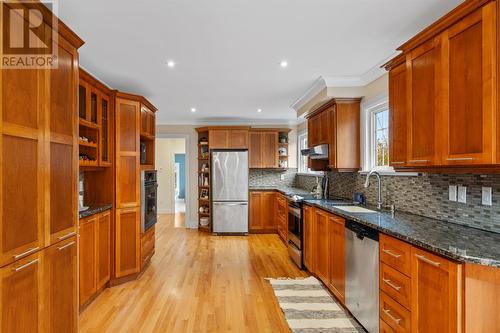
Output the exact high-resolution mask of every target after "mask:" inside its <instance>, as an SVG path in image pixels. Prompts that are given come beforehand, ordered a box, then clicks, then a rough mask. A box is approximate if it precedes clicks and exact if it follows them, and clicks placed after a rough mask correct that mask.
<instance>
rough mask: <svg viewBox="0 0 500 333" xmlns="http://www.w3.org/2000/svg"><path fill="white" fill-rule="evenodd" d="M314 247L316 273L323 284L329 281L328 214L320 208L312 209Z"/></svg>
mask: <svg viewBox="0 0 500 333" xmlns="http://www.w3.org/2000/svg"><path fill="white" fill-rule="evenodd" d="M314 223H315V234H316V237H315V238H316V247H315V249H314V255H315V257H316V258H315V262H316V272H315V273H316V275H317V276H318V277H319V278H320V279H321V281H323V283H325V284H327V285H328V284H329V282H330V216H329V214H328V213H326V212H324V211H322V210H320V209H315V210H314Z"/></svg>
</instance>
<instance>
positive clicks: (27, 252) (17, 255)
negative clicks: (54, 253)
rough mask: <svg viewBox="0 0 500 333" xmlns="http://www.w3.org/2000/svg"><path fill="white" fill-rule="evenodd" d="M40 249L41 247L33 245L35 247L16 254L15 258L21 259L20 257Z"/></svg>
mask: <svg viewBox="0 0 500 333" xmlns="http://www.w3.org/2000/svg"><path fill="white" fill-rule="evenodd" d="M39 249H40V248H39V247H33V248H31V249H29V250H28V251H26V252H23V253H19V254H16V255H14V259H19V258H22V257H26V256H27V255H28V254H31V253H34V252H36V251H38V250H39Z"/></svg>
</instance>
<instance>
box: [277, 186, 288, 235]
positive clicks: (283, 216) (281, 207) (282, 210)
mask: <svg viewBox="0 0 500 333" xmlns="http://www.w3.org/2000/svg"><path fill="white" fill-rule="evenodd" d="M276 229H277V231H278V235H279V236H280V237H281V239H282V240H283V241H284V242H285V244H287V243H288V201H287V199H286V198H285V196H284V195H283V194H281V193H277V194H276Z"/></svg>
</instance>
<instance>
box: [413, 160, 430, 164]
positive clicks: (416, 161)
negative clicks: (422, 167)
mask: <svg viewBox="0 0 500 333" xmlns="http://www.w3.org/2000/svg"><path fill="white" fill-rule="evenodd" d="M409 162H410V163H427V162H429V160H410V161H409Z"/></svg>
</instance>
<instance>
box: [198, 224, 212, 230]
mask: <svg viewBox="0 0 500 333" xmlns="http://www.w3.org/2000/svg"><path fill="white" fill-rule="evenodd" d="M198 229H200V230H201V231H205V232H210V224H209V225H207V226H204V225H201V224H199V225H198Z"/></svg>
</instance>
